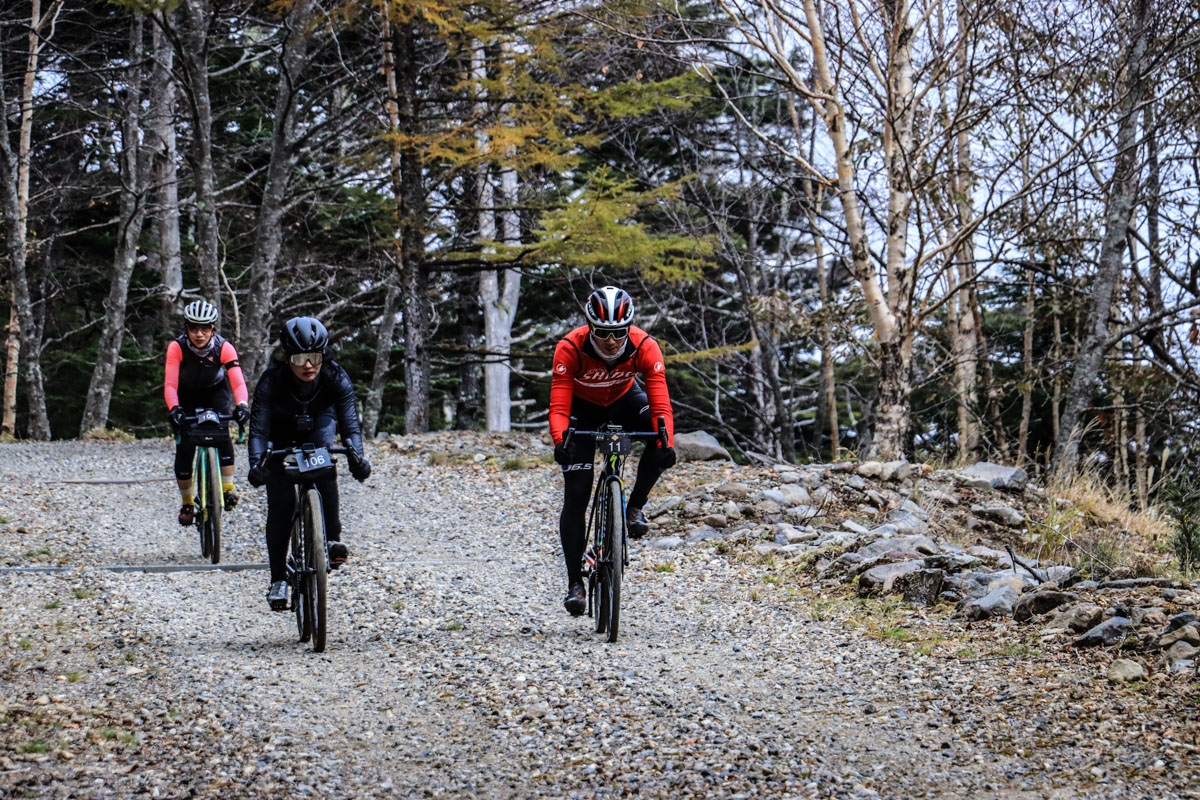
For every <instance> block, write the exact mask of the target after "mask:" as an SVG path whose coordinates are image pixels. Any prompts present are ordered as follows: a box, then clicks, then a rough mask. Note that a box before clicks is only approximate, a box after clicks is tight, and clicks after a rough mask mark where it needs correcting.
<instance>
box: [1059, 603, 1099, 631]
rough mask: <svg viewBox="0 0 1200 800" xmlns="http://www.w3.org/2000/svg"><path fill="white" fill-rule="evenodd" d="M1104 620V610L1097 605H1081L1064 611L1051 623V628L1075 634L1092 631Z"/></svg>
mask: <svg viewBox="0 0 1200 800" xmlns="http://www.w3.org/2000/svg"><path fill="white" fill-rule="evenodd" d="M1103 619H1104V609H1102V608H1100V606H1098V605H1096V604H1095V603H1079V604H1078V605H1074V606H1071V607H1070V608H1065V609H1062V610H1060V611H1059V612H1058V614H1057V615H1056V616H1055V617H1054V619H1053V620H1052V621H1051V623H1050V627H1051V628H1057V629H1059V630H1069V631H1074V632H1075V633H1080V632H1082V631H1087V630H1091V629H1092V628H1094V627H1096V626H1097V625H1099V624H1100V621H1101V620H1103Z"/></svg>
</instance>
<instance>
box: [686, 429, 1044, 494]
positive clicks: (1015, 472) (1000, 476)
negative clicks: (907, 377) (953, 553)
mask: <svg viewBox="0 0 1200 800" xmlns="http://www.w3.org/2000/svg"><path fill="white" fill-rule="evenodd" d="M676 438H678V437H676ZM959 474H960V475H962V476H963V477H965V478H967V479H968V480H985V481H987V482H988V485H989V486H991V487H992V488H994V489H1011V490H1013V491H1021V490H1023V489H1024V488H1025V486H1026V485H1027V484H1028V483H1029V476H1028V475H1026V474H1025V471H1024V470H1020V469H1017V468H1016V467H1006V466H1004V465H1002V464H993V463H992V462H990V461H980V462H978V463H976V464H974V465H972V466H970V467H967V468H966V469H965V470H963V471H962V472H960V473H959Z"/></svg>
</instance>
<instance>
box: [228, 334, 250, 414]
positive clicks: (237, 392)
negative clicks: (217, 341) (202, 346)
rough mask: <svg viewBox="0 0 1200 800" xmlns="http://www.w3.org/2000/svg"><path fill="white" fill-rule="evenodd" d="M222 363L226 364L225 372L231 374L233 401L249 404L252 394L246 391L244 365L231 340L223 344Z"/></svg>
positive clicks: (230, 382) (230, 383)
mask: <svg viewBox="0 0 1200 800" xmlns="http://www.w3.org/2000/svg"><path fill="white" fill-rule="evenodd" d="M221 364H223V365H224V366H225V374H226V375H228V376H229V385H230V386H232V387H233V402H234V403H237V404H241V403H246V404H249V403H250V395H249V394H248V393H247V392H246V376H245V375H243V374H242V367H241V365H240V364H238V356H237V351H236V350H234V349H233V345H231V344H230V343H229V342H225V344H223V345H221ZM230 365H232V366H230Z"/></svg>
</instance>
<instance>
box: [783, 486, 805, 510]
mask: <svg viewBox="0 0 1200 800" xmlns="http://www.w3.org/2000/svg"><path fill="white" fill-rule="evenodd" d="M779 494H780V495H781V496H782V499H781V500H780V501H779V505H781V506H783V507H784V508H787V507H788V506H806V505H809V504H811V503H812V495H810V494H809V493H808V489H805V488H804V487H803V486H801V485H800V484H798V483H785V484H783V485H782V486H780V487H779Z"/></svg>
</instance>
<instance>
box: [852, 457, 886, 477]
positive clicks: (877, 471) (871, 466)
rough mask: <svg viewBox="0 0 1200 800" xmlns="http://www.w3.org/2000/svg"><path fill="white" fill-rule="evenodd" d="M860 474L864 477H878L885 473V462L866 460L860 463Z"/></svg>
mask: <svg viewBox="0 0 1200 800" xmlns="http://www.w3.org/2000/svg"><path fill="white" fill-rule="evenodd" d="M858 474H859V475H862V476H863V477H864V478H878V477H879V476H880V475H882V474H883V462H882V461H864V462H863V463H861V464H859V465H858Z"/></svg>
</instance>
